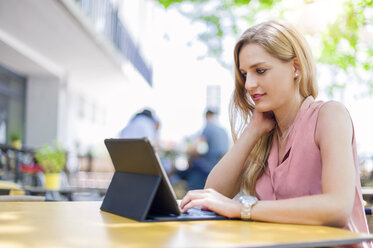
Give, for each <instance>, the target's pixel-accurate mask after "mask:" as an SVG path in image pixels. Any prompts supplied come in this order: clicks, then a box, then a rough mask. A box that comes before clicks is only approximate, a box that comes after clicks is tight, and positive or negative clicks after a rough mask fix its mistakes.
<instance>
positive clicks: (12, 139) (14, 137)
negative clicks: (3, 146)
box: [10, 132, 22, 142]
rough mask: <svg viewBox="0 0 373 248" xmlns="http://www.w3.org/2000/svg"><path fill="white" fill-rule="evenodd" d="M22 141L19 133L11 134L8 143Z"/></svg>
mask: <svg viewBox="0 0 373 248" xmlns="http://www.w3.org/2000/svg"><path fill="white" fill-rule="evenodd" d="M21 139H22V134H21V133H20V132H12V133H11V134H10V141H11V142H13V141H16V140H21Z"/></svg>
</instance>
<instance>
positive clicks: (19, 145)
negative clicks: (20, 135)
mask: <svg viewBox="0 0 373 248" xmlns="http://www.w3.org/2000/svg"><path fill="white" fill-rule="evenodd" d="M12 147H13V148H15V149H18V150H19V149H21V148H22V141H21V140H13V141H12Z"/></svg>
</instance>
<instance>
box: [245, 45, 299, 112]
mask: <svg viewBox="0 0 373 248" xmlns="http://www.w3.org/2000/svg"><path fill="white" fill-rule="evenodd" d="M238 59H239V65H240V68H239V69H240V71H241V73H242V74H243V75H244V76H245V88H246V90H247V92H248V93H249V94H250V96H251V99H252V100H253V101H254V103H255V108H256V109H257V110H258V111H259V112H268V111H274V112H275V111H276V110H277V109H279V108H281V107H283V106H286V104H287V103H289V102H291V100H292V99H294V97H295V94H297V93H298V92H297V89H296V84H295V82H294V78H295V74H296V73H297V72H298V71H296V69H295V66H294V60H291V61H290V62H283V61H281V60H279V59H277V58H275V57H273V56H272V55H270V54H269V53H268V52H267V51H266V50H264V48H262V47H261V46H260V45H258V44H256V43H252V44H247V45H244V46H243V47H242V48H241V51H240V53H239V55H238Z"/></svg>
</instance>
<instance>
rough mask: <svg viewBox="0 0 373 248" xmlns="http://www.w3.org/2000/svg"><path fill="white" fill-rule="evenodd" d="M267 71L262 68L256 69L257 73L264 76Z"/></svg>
mask: <svg viewBox="0 0 373 248" xmlns="http://www.w3.org/2000/svg"><path fill="white" fill-rule="evenodd" d="M266 71H267V69H262V68H258V69H256V72H257V73H258V74H263V73H264V72H266Z"/></svg>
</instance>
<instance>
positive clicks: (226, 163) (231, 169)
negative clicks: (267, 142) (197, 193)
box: [205, 112, 274, 198]
mask: <svg viewBox="0 0 373 248" xmlns="http://www.w3.org/2000/svg"><path fill="white" fill-rule="evenodd" d="M273 127H274V120H273V119H268V118H266V117H265V116H264V115H263V113H259V112H254V115H253V118H252V119H251V121H250V123H249V124H248V126H247V127H246V128H245V130H244V131H243V133H242V134H241V136H240V138H239V139H238V140H237V142H236V143H235V144H234V145H233V146H232V148H231V149H230V150H229V151H228V152H227V154H225V155H224V157H223V158H222V159H221V160H220V161H219V162H218V163H217V164H216V165H215V167H214V168H213V169H212V171H211V172H210V174H209V176H208V178H207V181H206V185H205V188H213V189H215V190H216V191H218V192H220V193H221V194H223V195H225V196H227V197H230V198H232V197H234V196H235V195H236V194H237V193H238V192H239V190H240V186H241V182H240V181H241V180H240V179H241V175H242V173H243V170H244V164H245V162H246V160H247V158H248V156H249V154H250V152H251V150H252V149H253V147H254V145H255V143H256V142H257V141H258V139H259V138H260V137H261V136H262V135H263V134H264V133H267V132H269V131H270V130H272V129H273Z"/></svg>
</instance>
